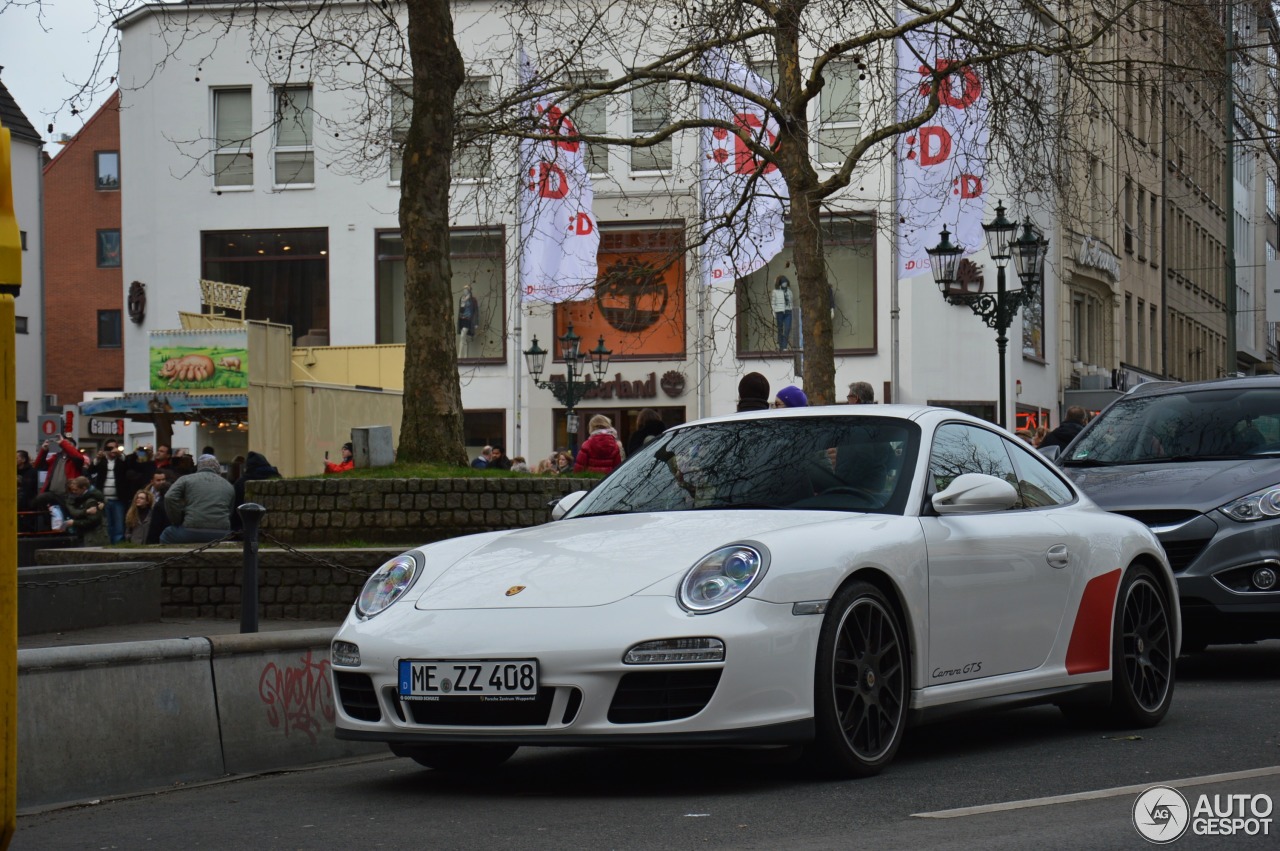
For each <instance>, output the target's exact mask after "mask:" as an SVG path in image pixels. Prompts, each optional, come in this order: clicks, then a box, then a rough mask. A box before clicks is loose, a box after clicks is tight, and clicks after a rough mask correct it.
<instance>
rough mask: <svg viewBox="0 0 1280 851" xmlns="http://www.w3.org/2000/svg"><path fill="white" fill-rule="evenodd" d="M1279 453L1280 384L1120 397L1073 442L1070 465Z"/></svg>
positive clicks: (1211, 458) (1069, 458) (1151, 461)
mask: <svg viewBox="0 0 1280 851" xmlns="http://www.w3.org/2000/svg"><path fill="white" fill-rule="evenodd" d="M1276 452H1280V388H1276V387H1258V388H1239V387H1237V388H1220V389H1213V390H1190V391H1187V392H1185V393H1162V394H1160V395H1153V396H1146V397H1141V396H1140V397H1137V398H1133V399H1121V400H1119V401H1117V402H1116V403H1115V404H1113V405H1112V406H1111V407H1109V408H1107V409H1106V410H1105V411H1103V413H1102V414H1101V416H1100V417H1099V419H1098V420H1097V421H1096V422H1093V423H1090V425H1089V427H1088V428H1087V429H1086V430H1085V431H1084V432H1082V433H1081V435H1080V438H1079V439H1078V440H1077V441H1076V442H1075V443H1074V444H1072V445H1071V448H1070V452H1069V453H1068V456H1067V459H1066V461H1064V462H1063V463H1064V464H1066V465H1068V466H1072V465H1074V466H1086V465H1090V464H1143V463H1157V462H1160V461H1197V460H1213V459H1227V458H1240V457H1247V456H1250V455H1265V454H1270V453H1276Z"/></svg>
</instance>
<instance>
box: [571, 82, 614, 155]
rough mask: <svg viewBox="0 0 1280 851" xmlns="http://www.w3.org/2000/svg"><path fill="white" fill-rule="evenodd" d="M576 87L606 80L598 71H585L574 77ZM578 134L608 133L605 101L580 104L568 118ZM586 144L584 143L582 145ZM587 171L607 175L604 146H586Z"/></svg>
mask: <svg viewBox="0 0 1280 851" xmlns="http://www.w3.org/2000/svg"><path fill="white" fill-rule="evenodd" d="M572 79H573V82H574V83H575V84H576V85H580V86H581V85H585V84H589V83H593V82H600V81H603V80H605V79H606V77H605V75H604V74H602V73H600V72H598V71H587V72H585V73H582V74H578V75H575V76H574V77H573V78H572ZM569 117H570V118H571V119H572V121H573V124H574V126H575V127H577V128H578V132H579V133H581V134H583V135H587V136H603V135H604V134H605V133H606V132H607V131H608V129H609V128H608V124H609V116H608V112H607V111H606V109H605V99H604V98H603V97H595V98H592V99H591V100H588V101H586V102H585V103H582V104H580V105H579V106H578V107H577V108H576V109H575V110H573V112H572V113H571V114H570V116H569ZM584 144H586V143H584ZM587 171H589V172H590V173H591V174H608V173H609V148H608V147H607V146H605V145H590V144H588V145H587Z"/></svg>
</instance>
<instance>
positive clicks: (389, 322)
mask: <svg viewBox="0 0 1280 851" xmlns="http://www.w3.org/2000/svg"><path fill="white" fill-rule="evenodd" d="M377 240H378V244H377V256H378V268H377V276H378V282H377V291H378V295H377V298H378V336H377V340H378V342H379V343H403V342H404V341H405V300H404V285H405V264H404V240H403V239H402V238H401V236H400V234H399V233H398V232H387V233H380V234H378V236H377ZM506 262H507V261H506V253H505V247H504V232H503V230H502V229H500V228H493V229H492V230H485V229H475V230H471V229H464V228H458V229H455V230H453V231H451V232H450V234H449V266H450V268H451V269H452V270H453V314H454V315H453V322H454V332H455V333H456V334H457V340H456V342H457V345H458V349H457V351H458V358H459V359H461V360H472V361H475V360H484V361H490V360H492V361H501V360H503V359H504V358H505V357H506V350H505V348H504V347H503V330H504V329H505V327H506V312H505V309H504V307H505V303H506V300H505V297H504V294H505V293H506Z"/></svg>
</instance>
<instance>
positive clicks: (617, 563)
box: [416, 510, 848, 610]
mask: <svg viewBox="0 0 1280 851" xmlns="http://www.w3.org/2000/svg"><path fill="white" fill-rule="evenodd" d="M841 516H848V515H841ZM831 519H832V512H829V511H756V510H739V511H688V512H662V513H652V514H623V515H614V516H600V517H579V518H573V519H569V520H560V521H557V522H554V523H547V524H544V525H542V526H535V527H532V528H529V529H520V530H515V531H512V532H508V533H505V534H502V535H499V536H497V537H495V538H491V539H490V540H488V541H487V542H486V543H484V544H483V545H481V546H480V547H478V548H476V549H474V550H472V551H471V552H469V553H467V554H466V555H465V556H463V557H461V558H459V559H458V560H457V561H456V562H454V563H453V564H452V565H450V566H448V567H446V568H444V569H442V570H438V572H437V574H436V575H435V576H434V578H430V577H429V575H430V574H431V573H432V571H433V564H432V561H433V551H432V548H430V547H428V548H426V549H424V550H423V555H424V557H425V559H426V570H427V573H428V575H427V576H424V577H423V578H424V579H427V580H428V582H429V584H428V585H427V586H426V587H425V589H424V590H423V591H422V592H421V595H420V596H419V597H418V600H417V603H416V606H417V608H419V609H422V610H439V609H506V608H542V607H557V608H562V607H576V606H602V605H605V604H608V603H612V602H615V601H617V600H621V599H623V598H625V597H629V596H631V595H632V594H635V593H637V592H639V591H643V590H644V589H645V588H648V587H649V586H651V585H653V584H654V583H657V582H660V581H661V580H663V579H665V578H667V577H675V576H678V575H683V574H684V572H685V571H686V570H688V569H689V568H690V567H692V566H693V564H694V562H696V561H697V560H698V559H700V558H701V557H702V556H705V555H706V554H708V553H710V552H712V551H713V550H716V549H718V548H720V547H722V546H726V545H728V544H733V543H736V542H739V541H743V540H752V539H756V538H758V537H759V536H761V535H764V534H768V533H769V532H772V531H776V530H778V529H787V528H793V527H795V526H803V525H808V524H811V523H822V522H828V521H830V520H831ZM515 588H520V590H519V591H517V592H514V593H509V592H512V591H513V589H515ZM675 591H676V588H675V584H674V582H673V584H672V586H671V588H670V593H672V594H674V593H675Z"/></svg>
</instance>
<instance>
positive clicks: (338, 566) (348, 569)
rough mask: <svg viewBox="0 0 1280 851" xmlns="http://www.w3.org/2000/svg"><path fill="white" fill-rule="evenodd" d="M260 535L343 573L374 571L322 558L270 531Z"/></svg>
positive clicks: (285, 549)
mask: <svg viewBox="0 0 1280 851" xmlns="http://www.w3.org/2000/svg"><path fill="white" fill-rule="evenodd" d="M258 536H259V537H261V538H264V539H265V540H268V541H270V542H271V543H273V544H275V545H276V546H277V547H279V548H280V549H282V550H284V551H285V552H287V553H292V554H293V555H296V556H298V557H299V558H301V559H305V560H306V561H310V562H314V563H315V564H318V565H320V566H322V567H328V568H331V569H333V570H340V571H342V572H343V573H351V574H354V575H356V576H368V575H369V574H371V573H373V571H372V570H366V569H363V568H358V567H347V566H346V565H343V564H338V563H337V562H336V561H329V560H328V559H324V558H320V557H319V556H315V555H312V554H311V553H309V552H305V551H303V550H300V549H298V548H297V547H291V546H289V545H288V544H286V543H285V542H284V541H282V540H280V539H279V538H277V537H275V536H274V535H272V534H270V533H269V532H263V531H259V532H258Z"/></svg>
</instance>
